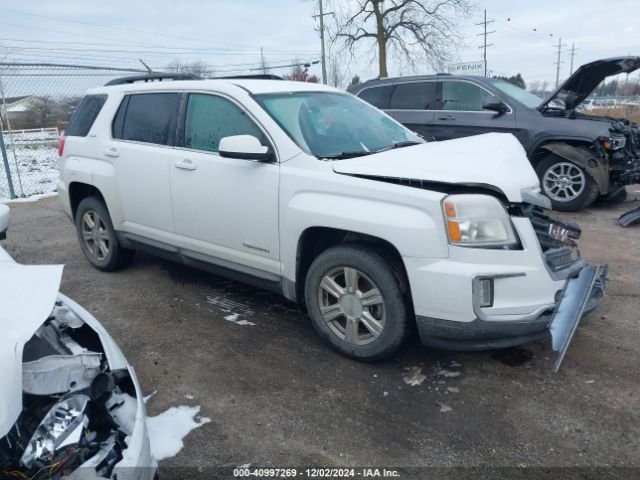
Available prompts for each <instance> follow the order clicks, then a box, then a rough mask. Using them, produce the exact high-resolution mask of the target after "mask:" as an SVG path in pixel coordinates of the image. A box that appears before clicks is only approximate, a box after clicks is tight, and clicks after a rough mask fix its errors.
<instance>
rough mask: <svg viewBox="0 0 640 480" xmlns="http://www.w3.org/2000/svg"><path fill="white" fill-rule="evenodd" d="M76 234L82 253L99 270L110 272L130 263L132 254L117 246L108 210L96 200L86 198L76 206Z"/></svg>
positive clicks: (130, 251) (132, 252) (132, 251)
mask: <svg viewBox="0 0 640 480" xmlns="http://www.w3.org/2000/svg"><path fill="white" fill-rule="evenodd" d="M76 233H77V234H78V240H79V241H80V246H81V248H82V252H83V253H84V255H85V257H87V260H89V261H90V262H91V264H92V265H93V266H94V267H96V268H97V269H98V270H102V271H105V272H113V271H115V270H119V269H121V268H123V267H125V266H127V265H129V264H130V263H131V261H132V260H133V256H134V254H135V250H129V249H127V248H123V247H122V246H121V245H120V242H119V241H118V237H117V235H116V231H115V230H114V228H113V224H112V223H111V217H110V216H109V212H108V211H107V207H106V206H105V205H104V203H103V202H102V201H100V200H99V199H97V198H96V197H87V198H85V199H83V200H82V201H81V202H80V204H79V205H78V209H77V210H76Z"/></svg>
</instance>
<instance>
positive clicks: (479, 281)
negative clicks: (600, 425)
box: [405, 208, 607, 370]
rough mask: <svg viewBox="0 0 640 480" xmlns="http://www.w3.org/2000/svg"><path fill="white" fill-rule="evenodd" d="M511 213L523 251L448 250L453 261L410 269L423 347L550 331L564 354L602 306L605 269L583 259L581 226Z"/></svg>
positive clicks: (533, 336)
mask: <svg viewBox="0 0 640 480" xmlns="http://www.w3.org/2000/svg"><path fill="white" fill-rule="evenodd" d="M513 215H514V216H513V217H512V221H513V224H514V227H515V228H516V230H517V233H518V236H519V238H520V241H521V248H520V249H514V250H501V251H495V250H482V251H480V250H472V249H461V248H451V250H450V255H449V258H447V259H440V260H437V261H430V262H423V263H422V264H418V265H417V266H416V268H414V269H409V270H408V271H409V272H411V273H409V275H410V277H411V278H410V279H411V281H412V294H413V298H414V307H415V311H416V314H417V317H416V323H417V327H418V332H419V335H420V338H421V340H422V343H423V344H425V345H427V346H430V347H435V348H441V349H446V350H459V351H473V350H492V349H498V348H507V347H513V346H516V345H521V344H524V343H528V342H531V341H536V340H541V339H544V338H547V337H548V336H549V335H550V334H551V336H552V337H553V339H554V341H553V348H554V350H556V351H558V352H559V357H563V356H564V354H565V353H566V349H567V347H568V344H569V341H570V340H571V335H572V334H573V331H574V330H575V328H576V326H577V324H578V322H579V320H580V319H581V318H582V317H583V316H584V315H586V314H588V313H590V312H591V311H593V310H594V309H595V308H596V307H597V306H598V305H599V304H600V302H601V301H602V298H603V292H604V287H605V279H606V272H607V269H606V267H593V266H589V265H587V264H586V263H585V261H584V259H583V258H582V257H581V256H580V255H579V252H578V251H577V248H576V244H575V240H577V238H579V236H580V229H579V227H577V226H576V225H570V224H562V223H560V222H557V221H554V220H552V219H550V218H548V217H545V216H544V215H543V214H542V213H541V212H540V211H538V210H536V211H534V210H533V209H530V208H528V209H522V208H520V209H518V210H517V211H514V212H513ZM412 262H413V260H411V259H405V263H407V264H408V266H411V265H412ZM414 263H415V262H414ZM585 279H587V280H588V281H587V280H585ZM469 284H471V289H469V287H468V285H469ZM433 285H440V286H441V288H434V287H433ZM449 291H451V292H453V293H451V295H449ZM467 292H468V293H467ZM438 300H439V301H438ZM434 305H435V306H440V311H437V310H435V308H434V307H433V306H434ZM442 306H445V307H446V310H444V309H443V308H442ZM561 361H562V359H561V358H559V361H558V363H557V365H556V367H555V368H556V370H557V368H558V367H559V365H560V362H561Z"/></svg>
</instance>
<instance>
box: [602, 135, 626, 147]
mask: <svg viewBox="0 0 640 480" xmlns="http://www.w3.org/2000/svg"><path fill="white" fill-rule="evenodd" d="M602 144H603V145H604V148H606V149H607V150H620V149H621V148H624V146H625V145H626V144H627V137H625V136H624V135H612V136H611V137H609V138H605V139H604V141H603V142H602Z"/></svg>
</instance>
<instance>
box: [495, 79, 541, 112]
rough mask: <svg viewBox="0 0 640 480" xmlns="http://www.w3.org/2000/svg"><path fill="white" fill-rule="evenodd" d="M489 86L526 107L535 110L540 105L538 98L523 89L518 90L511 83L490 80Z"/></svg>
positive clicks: (518, 88)
mask: <svg viewBox="0 0 640 480" xmlns="http://www.w3.org/2000/svg"><path fill="white" fill-rule="evenodd" d="M491 85H493V86H494V87H496V88H497V89H498V90H500V91H501V92H502V93H506V94H507V95H509V96H510V97H511V98H513V99H514V100H516V101H518V102H520V103H522V104H523V105H524V106H526V107H529V108H536V107H537V106H538V105H540V103H542V99H541V98H540V97H537V96H536V95H534V94H533V93H529V92H527V91H526V90H525V89H524V88H520V87H518V86H516V85H514V84H513V83H509V82H506V81H504V80H499V79H492V80H491Z"/></svg>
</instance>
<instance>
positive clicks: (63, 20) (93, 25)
mask: <svg viewBox="0 0 640 480" xmlns="http://www.w3.org/2000/svg"><path fill="white" fill-rule="evenodd" d="M0 10H3V11H6V12H12V13H17V14H18V15H26V16H29V17H37V18H45V19H47V20H56V21H58V22H65V23H75V24H80V25H89V26H92V27H100V28H108V29H109V30H113V29H117V30H123V31H129V32H134V33H142V34H145V35H154V36H160V37H162V38H163V39H166V38H175V39H179V40H189V41H194V39H193V38H189V37H181V36H177V35H169V34H167V33H165V32H163V33H158V32H152V31H149V30H138V29H135V28H128V27H121V26H117V25H113V26H111V25H109V26H107V25H100V24H99V23H93V22H83V21H81V20H69V19H67V18H61V17H54V16H49V15H41V14H36V13H28V12H23V11H20V10H13V9H11V8H4V7H0ZM61 33H62V32H61ZM103 38H105V37H103ZM196 41H199V42H201V40H196ZM212 43H215V44H219V45H231V46H240V45H237V44H231V43H227V42H212ZM147 45H149V44H147ZM244 47H246V48H250V47H247V46H246V45H245V46H244Z"/></svg>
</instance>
